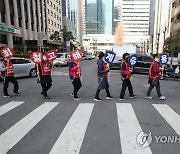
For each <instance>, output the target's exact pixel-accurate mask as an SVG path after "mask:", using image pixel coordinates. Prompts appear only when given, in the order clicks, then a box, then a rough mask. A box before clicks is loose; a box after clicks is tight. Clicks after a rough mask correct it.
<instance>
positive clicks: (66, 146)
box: [50, 104, 94, 154]
mask: <svg viewBox="0 0 180 154" xmlns="http://www.w3.org/2000/svg"><path fill="white" fill-rule="evenodd" d="M93 107H94V104H79V106H78V107H77V109H76V110H75V112H74V113H73V115H72V117H71V118H70V120H69V121H68V123H67V124H66V126H65V128H64V130H63V132H62V133H61V135H60V136H59V138H58V140H57V141H56V143H55V144H54V146H53V148H52V149H51V151H50V154H73V153H76V154H78V153H79V152H80V148H81V144H82V142H83V139H84V135H85V132H86V128H87V125H88V122H89V119H90V116H91V113H92V110H93Z"/></svg>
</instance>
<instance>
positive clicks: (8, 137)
mask: <svg viewBox="0 0 180 154" xmlns="http://www.w3.org/2000/svg"><path fill="white" fill-rule="evenodd" d="M24 104H25V102H23V101H20V102H18V101H12V102H9V103H7V104H5V105H2V106H0V117H1V116H6V114H8V113H10V112H11V111H13V110H14V109H15V108H18V107H19V106H23V105H24ZM60 104H61V103H60V102H45V103H43V104H42V105H40V106H38V107H37V108H36V109H34V110H32V111H31V112H30V113H29V114H27V115H26V116H25V117H24V118H22V119H20V120H19V121H18V122H16V123H15V124H14V125H13V126H12V127H10V128H9V129H7V130H6V131H4V132H3V133H2V134H1V135H0V154H6V153H8V152H9V151H10V150H11V149H13V148H14V147H16V144H17V143H18V142H20V141H23V138H24V137H25V136H26V135H27V134H28V133H29V132H30V131H31V130H33V129H34V127H35V126H36V125H37V124H38V123H39V122H40V121H41V120H43V119H45V118H46V116H47V115H48V114H49V113H50V112H53V110H54V109H55V108H56V107H58V105H60ZM152 107H153V108H154V111H155V112H157V113H158V114H159V115H160V116H161V117H162V118H163V119H164V120H165V122H166V123H167V125H168V126H170V127H171V128H172V130H173V131H175V132H176V133H177V134H178V135H180V116H179V115H178V114H177V113H176V112H175V111H174V110H173V109H172V108H171V107H169V106H168V105H167V104H153V105H152ZM94 108H95V104H93V103H80V104H78V106H77V107H76V108H75V109H74V112H73V113H72V115H71V117H70V118H69V120H68V121H67V123H66V125H65V127H64V129H63V131H62V132H61V133H60V135H59V136H57V140H56V141H55V143H53V146H52V147H51V149H50V151H49V152H48V153H49V154H78V153H80V151H81V147H82V144H83V141H84V139H85V138H86V133H87V129H88V127H90V126H91V125H89V123H90V122H93V120H91V121H90V119H91V117H92V114H93V110H94ZM116 113H117V117H116V119H114V120H116V121H117V124H118V125H117V127H118V129H119V141H120V145H119V146H121V153H122V154H152V153H153V151H152V149H151V147H149V146H148V147H146V148H140V146H139V145H138V144H137V140H136V138H137V134H138V133H139V132H142V130H143V129H142V127H141V124H140V122H139V120H138V118H137V115H136V114H137V113H135V110H134V109H133V106H132V104H130V103H116ZM42 129H43V128H42ZM57 129H58V128H57ZM107 133H108V132H107Z"/></svg>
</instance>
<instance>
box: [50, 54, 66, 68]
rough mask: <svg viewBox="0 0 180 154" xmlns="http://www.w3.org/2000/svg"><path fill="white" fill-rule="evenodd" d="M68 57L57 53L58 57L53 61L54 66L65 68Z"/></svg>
mask: <svg viewBox="0 0 180 154" xmlns="http://www.w3.org/2000/svg"><path fill="white" fill-rule="evenodd" d="M68 61H69V56H68V54H67V53H58V57H57V58H56V59H55V60H54V61H53V65H54V66H67V64H68Z"/></svg>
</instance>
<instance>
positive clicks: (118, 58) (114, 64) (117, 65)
mask: <svg viewBox="0 0 180 154" xmlns="http://www.w3.org/2000/svg"><path fill="white" fill-rule="evenodd" d="M121 61H122V57H121V56H116V57H115V59H114V61H113V62H112V63H111V65H110V69H118V70H120V69H121Z"/></svg>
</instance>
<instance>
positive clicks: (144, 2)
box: [120, 0, 150, 46]
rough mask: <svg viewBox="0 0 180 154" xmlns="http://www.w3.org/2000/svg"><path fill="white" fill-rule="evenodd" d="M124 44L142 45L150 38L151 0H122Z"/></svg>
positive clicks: (121, 18)
mask: <svg viewBox="0 0 180 154" xmlns="http://www.w3.org/2000/svg"><path fill="white" fill-rule="evenodd" d="M120 6H121V10H120V12H121V17H120V22H121V23H122V25H123V26H122V27H123V35H124V44H127V45H128V44H131V45H139V46H140V45H141V44H142V42H144V41H146V40H148V39H150V36H149V16H150V0H141V1H140V0H133V1H130V0H120Z"/></svg>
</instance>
